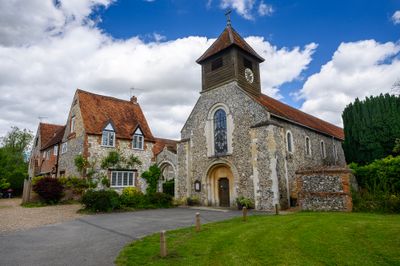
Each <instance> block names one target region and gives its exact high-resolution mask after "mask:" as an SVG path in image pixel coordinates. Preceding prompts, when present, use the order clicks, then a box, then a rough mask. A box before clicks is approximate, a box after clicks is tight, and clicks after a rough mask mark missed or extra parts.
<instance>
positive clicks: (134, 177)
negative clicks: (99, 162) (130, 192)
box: [110, 169, 137, 188]
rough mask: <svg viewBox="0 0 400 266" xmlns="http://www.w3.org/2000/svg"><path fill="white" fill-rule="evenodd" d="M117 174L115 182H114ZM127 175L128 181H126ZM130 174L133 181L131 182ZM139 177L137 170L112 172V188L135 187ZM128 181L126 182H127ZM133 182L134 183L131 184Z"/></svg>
mask: <svg viewBox="0 0 400 266" xmlns="http://www.w3.org/2000/svg"><path fill="white" fill-rule="evenodd" d="M119 173H121V185H118V181H119V176H118V174H119ZM114 174H115V182H114V180H113V178H114ZM125 174H127V175H126V180H125ZM129 174H132V179H131V180H129V179H130V178H129ZM136 176H137V171H135V170H117V169H115V170H110V188H124V187H135V179H136ZM125 181H126V182H125ZM129 181H132V182H129Z"/></svg>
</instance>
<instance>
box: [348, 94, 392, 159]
mask: <svg viewBox="0 0 400 266" xmlns="http://www.w3.org/2000/svg"><path fill="white" fill-rule="evenodd" d="M342 118H343V124H344V133H345V141H344V143H343V149H344V152H345V155H346V160H347V161H348V162H356V163H360V164H366V163H370V162H372V161H374V160H375V159H380V158H384V157H386V156H388V155H390V154H393V148H394V146H395V141H396V138H399V137H400V97H399V96H395V95H389V94H385V95H382V94H381V95H379V96H376V97H374V96H371V97H367V98H365V100H364V101H360V100H359V99H358V98H357V99H356V100H355V101H354V102H353V103H350V104H349V105H348V106H347V107H346V108H345V109H344V111H343V114H342Z"/></svg>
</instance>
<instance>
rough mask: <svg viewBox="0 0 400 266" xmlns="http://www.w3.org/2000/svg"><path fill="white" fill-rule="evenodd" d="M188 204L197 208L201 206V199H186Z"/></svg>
mask: <svg viewBox="0 0 400 266" xmlns="http://www.w3.org/2000/svg"><path fill="white" fill-rule="evenodd" d="M186 203H187V205H188V206H197V205H200V199H199V198H197V197H189V198H187V199H186Z"/></svg>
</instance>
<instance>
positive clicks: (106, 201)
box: [82, 189, 120, 212]
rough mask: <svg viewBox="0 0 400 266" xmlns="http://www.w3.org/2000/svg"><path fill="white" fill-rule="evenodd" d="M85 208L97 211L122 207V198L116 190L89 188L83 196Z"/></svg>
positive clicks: (107, 210)
mask: <svg viewBox="0 0 400 266" xmlns="http://www.w3.org/2000/svg"><path fill="white" fill-rule="evenodd" d="M82 204H83V205H85V209H88V210H91V211H95V212H99V211H100V212H109V211H113V210H115V209H118V208H119V207H120V198H119V195H118V193H117V192H116V191H114V190H97V191H96V190H92V189H90V190H88V191H86V192H85V194H83V196H82Z"/></svg>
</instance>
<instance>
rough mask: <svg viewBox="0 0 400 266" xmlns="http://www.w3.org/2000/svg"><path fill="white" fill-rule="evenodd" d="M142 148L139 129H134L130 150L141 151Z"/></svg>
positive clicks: (141, 136) (142, 143) (142, 141)
mask: <svg viewBox="0 0 400 266" xmlns="http://www.w3.org/2000/svg"><path fill="white" fill-rule="evenodd" d="M143 147H144V137H143V133H142V131H141V130H140V128H138V129H136V131H135V133H134V134H133V137H132V148H133V149H137V150H143Z"/></svg>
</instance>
